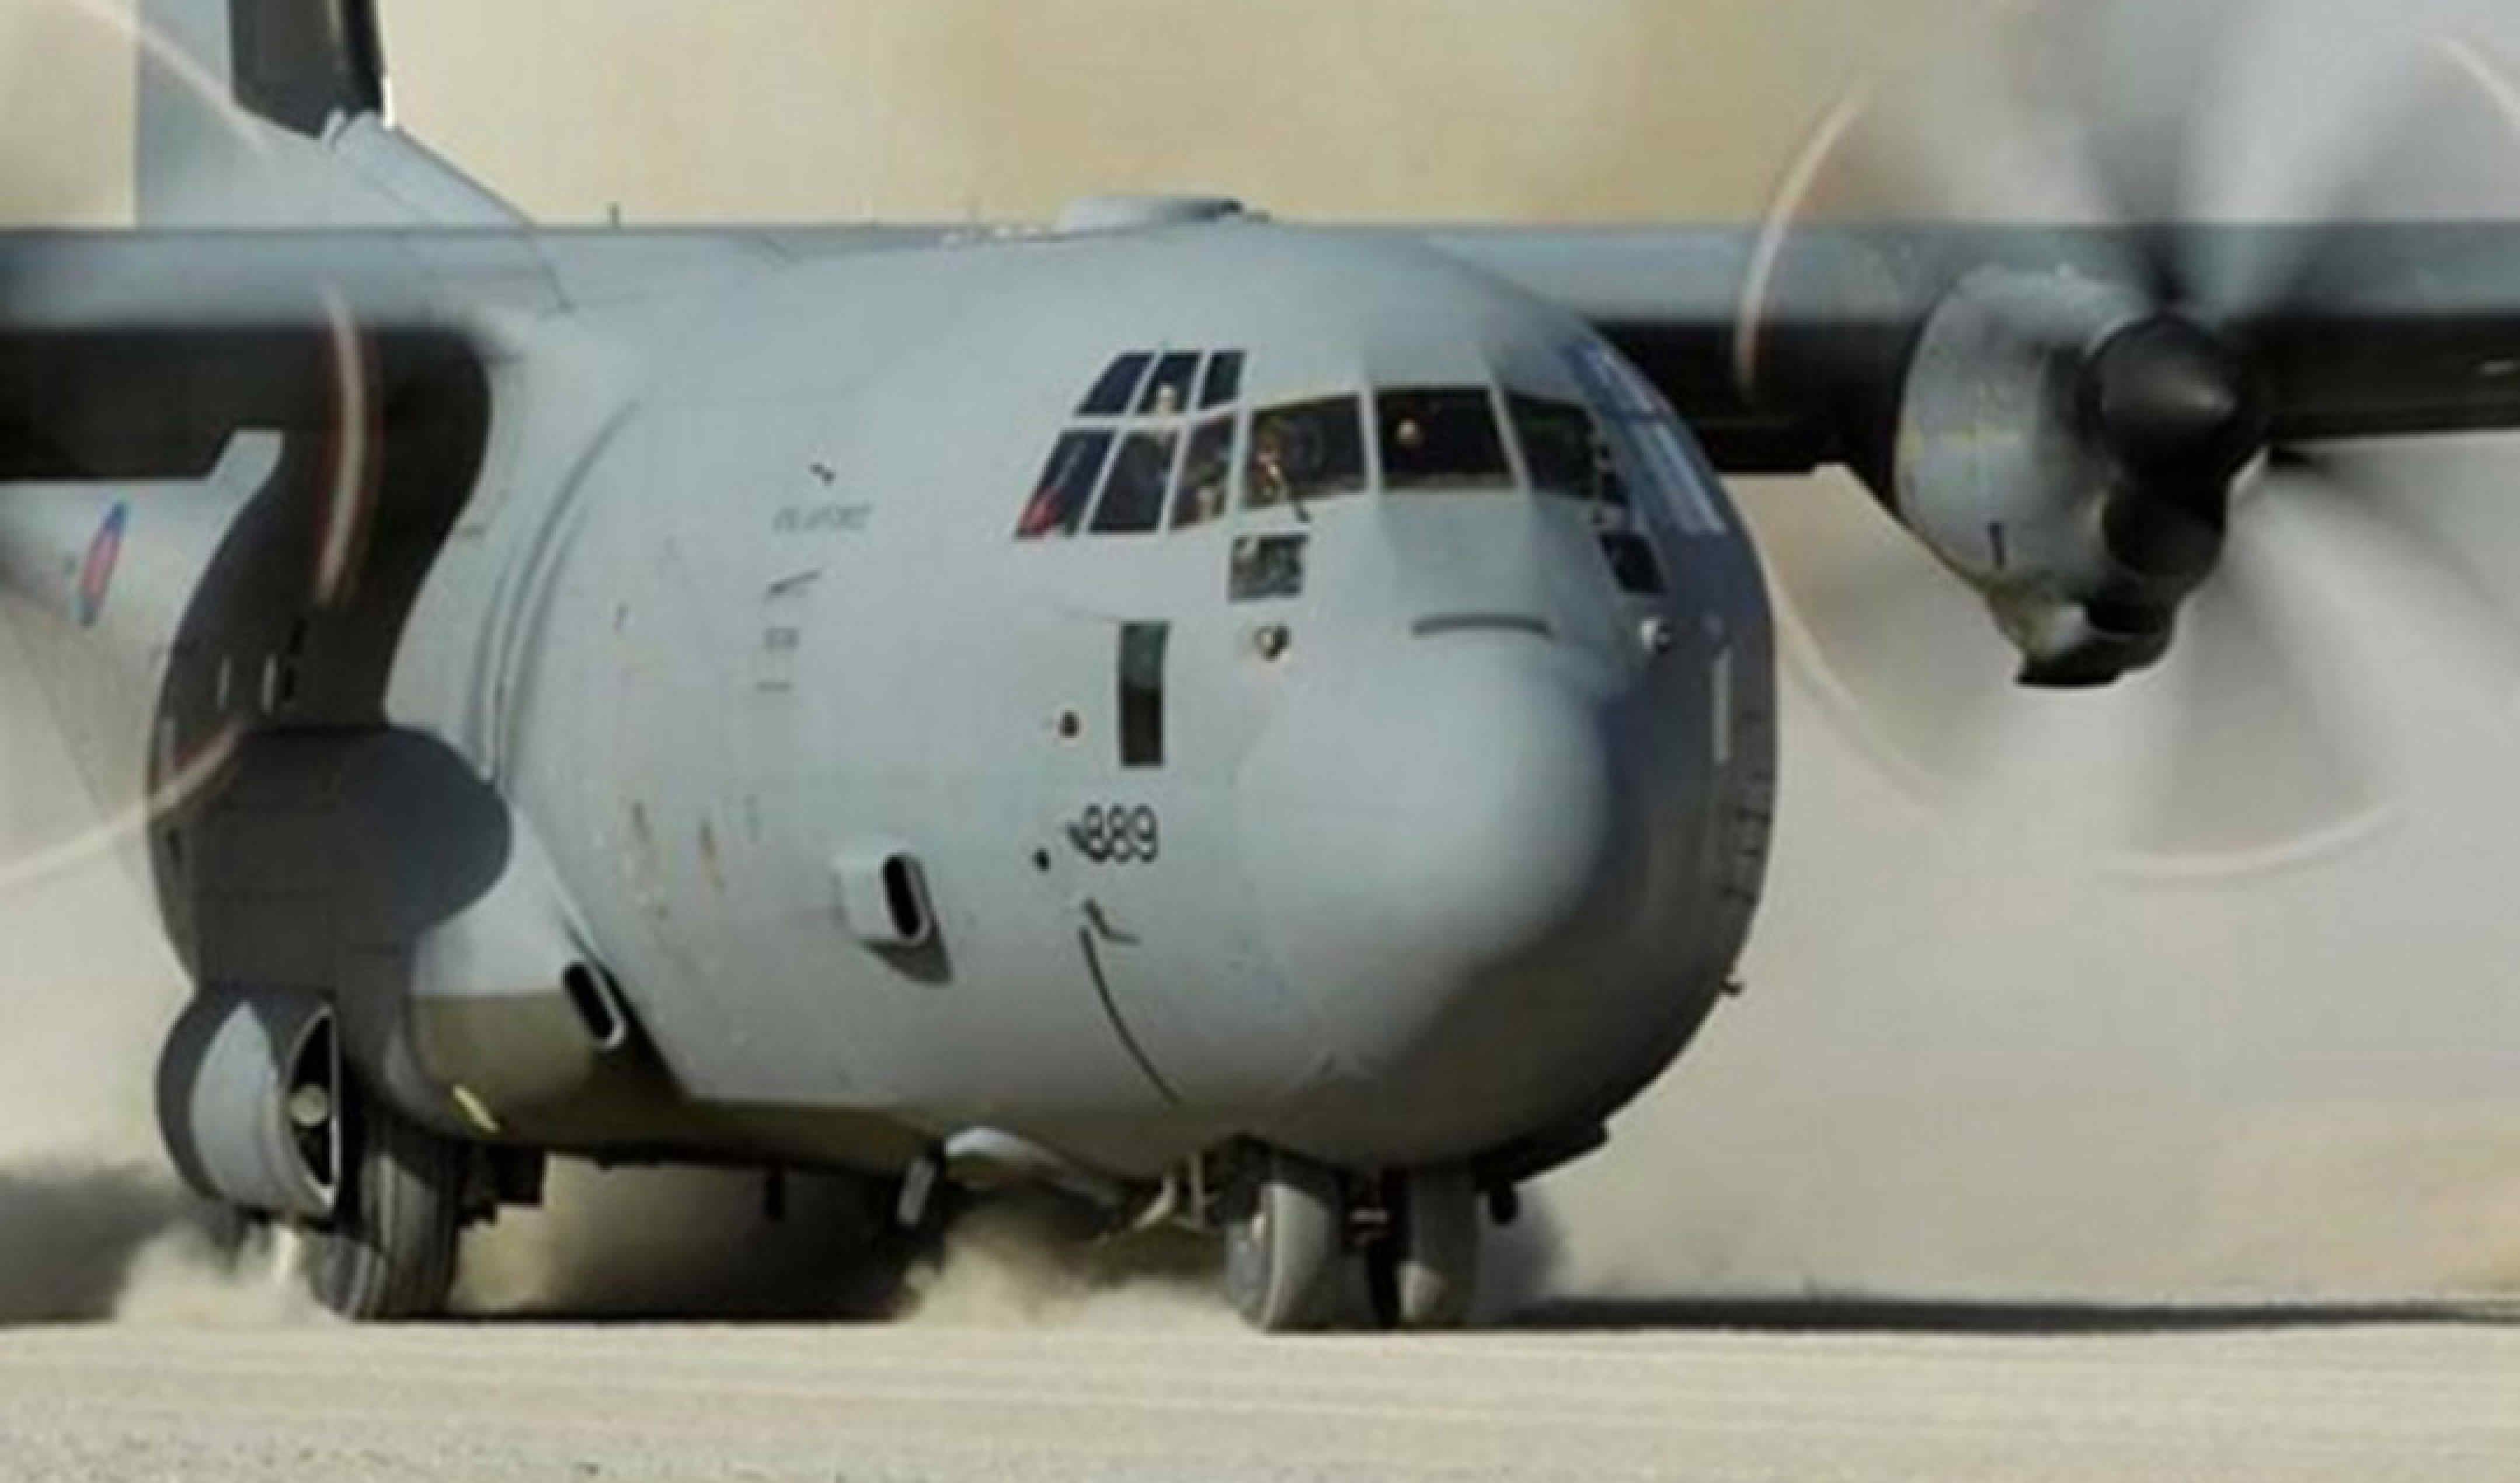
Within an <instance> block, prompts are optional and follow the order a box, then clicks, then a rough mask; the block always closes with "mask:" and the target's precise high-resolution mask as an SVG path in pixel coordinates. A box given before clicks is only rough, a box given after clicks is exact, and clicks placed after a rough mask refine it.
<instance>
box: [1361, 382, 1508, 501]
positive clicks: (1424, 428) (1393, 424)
mask: <svg viewBox="0 0 2520 1483" xmlns="http://www.w3.org/2000/svg"><path fill="white" fill-rule="evenodd" d="M1375 402H1376V405H1377V407H1378V410H1379V418H1380V422H1381V431H1382V481H1383V483H1384V484H1385V485H1386V486H1387V487H1388V488H1390V490H1391V491H1392V492H1393V493H1395V494H1406V493H1410V492H1413V491H1421V490H1426V491H1432V490H1448V489H1498V488H1506V487H1508V486H1510V485H1511V484H1512V482H1513V474H1512V472H1511V471H1510V470H1508V468H1507V467H1506V461H1505V434H1504V433H1503V432H1501V431H1499V430H1498V428H1497V418H1496V404H1495V401H1494V399H1493V398H1491V397H1490V396H1489V395H1488V392H1487V390H1486V388H1485V387H1476V386H1461V387H1451V386H1447V387H1439V388H1429V389H1416V390H1397V391H1384V392H1382V393H1380V394H1379V395H1378V396H1377V397H1376V398H1375Z"/></svg>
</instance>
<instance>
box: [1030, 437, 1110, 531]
mask: <svg viewBox="0 0 2520 1483" xmlns="http://www.w3.org/2000/svg"><path fill="white" fill-rule="evenodd" d="M1110 454H1111V434H1110V433H1108V432H1071V433H1068V434H1067V435H1066V436H1064V437H1062V438H1060V439H1059V440H1058V446H1057V447H1056V448H1054V449H1052V450H1051V454H1050V464H1049V466H1048V467H1047V468H1045V469H1043V470H1042V474H1041V482H1040V483H1039V484H1038V485H1036V486H1035V487H1034V489H1033V495H1032V498H1031V500H1030V501H1028V502H1027V503H1026V504H1025V505H1024V511H1023V517H1022V519H1021V520H1019V521H1018V522H1017V523H1016V525H1015V536H1016V538H1017V539H1019V540H1026V541H1033V540H1039V539H1041V538H1042V537H1044V536H1069V535H1074V534H1075V533H1076V531H1077V528H1078V527H1079V526H1080V525H1082V524H1083V523H1084V520H1085V506H1086V504H1087V502H1088V501H1090V500H1092V499H1093V498H1094V486H1095V484H1096V482H1097V481H1098V480H1100V479H1101V478H1102V464H1103V461H1104V460H1105V459H1107V458H1109V457H1110Z"/></svg>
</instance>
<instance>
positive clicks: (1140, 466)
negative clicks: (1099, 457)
mask: <svg viewBox="0 0 2520 1483" xmlns="http://www.w3.org/2000/svg"><path fill="white" fill-rule="evenodd" d="M1180 448H1181V434H1180V433H1178V432H1172V431H1162V432H1153V431H1149V432H1132V433H1130V434H1129V436H1128V440H1127V441H1125V442H1123V443H1122V444H1121V445H1120V456H1119V457H1118V458H1116V459H1114V460H1112V462H1111V481H1110V483H1109V484H1108V485H1106V486H1105V487H1104V488H1103V490H1102V504H1100V505H1098V506H1096V507H1095V508H1094V530H1095V533H1096V534H1098V535H1141V534H1144V533H1145V532H1147V531H1149V530H1152V529H1154V528H1155V527H1156V526H1158V525H1161V524H1162V523H1163V522H1164V493H1165V491H1166V490H1168V489H1170V488H1171V487H1172V479H1173V455H1174V454H1175V453H1176V452H1177V451H1179V449H1180Z"/></svg>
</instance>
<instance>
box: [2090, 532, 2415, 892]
mask: <svg viewBox="0 0 2520 1483" xmlns="http://www.w3.org/2000/svg"><path fill="white" fill-rule="evenodd" d="M2283 493H2284V491H2283V490H2281V489H2272V488H2271V489H2268V490H2265V491H2263V492H2261V493H2260V494H2259V496H2258V497H2257V498H2256V499H2254V500H2252V501H2251V502H2250V503H2249V504H2248V505H2247V506H2245V507H2244V508H2243V509H2242V510H2240V511H2239V512H2237V513H2235V515H2234V517H2233V530H2232V540H2231V551H2230V555H2229V556H2228V557H2227V558H2226V560H2225V562H2224V564H2223V568H2222V570H2221V571H2220V572H2218V573H2217V575H2216V578H2215V580H2214V581H2213V582H2211V583H2209V584H2208V585H2207V586H2206V587H2205V588H2204V590H2203V591H2201V592H2199V593H2198V594H2197V596H2196V597H2195V598H2194V599H2193V600H2192V601H2191V602H2190V603H2189V604H2188V606H2187V609H2186V611H2185V613H2184V614H2183V617H2182V621H2181V634H2180V639H2179V642H2178V644H2177V645H2176V646H2175V647H2174V648H2173V649H2172V651H2171V656H2170V658H2169V659H2168V660H2167V661H2166V662H2165V663H2164V665H2163V666H2162V671H2161V673H2160V674H2158V675H2157V676H2153V677H2149V678H2146V679H2140V680H2138V681H2136V682H2135V684H2136V686H2137V687H2138V689H2139V690H2141V689H2152V690H2154V691H2155V692H2156V693H2155V694H2153V695H2149V696H2145V697H2144V698H2145V699H2146V700H2147V701H2149V702H2150V706H2151V710H2152V718H2153V719H2152V723H2151V724H2152V725H2153V726H2154V727H2156V728H2157V730H2156V731H2155V734H2154V735H2153V737H2152V738H2151V739H2150V741H2149V742H2148V743H2147V744H2146V745H2145V746H2144V747H2143V748H2142V753H2143V755H2144V757H2145V758H2146V765H2147V771H2148V773H2149V777H2148V780H2147V783H2148V786H2147V789H2146V793H2147V795H2146V796H2144V797H2142V798H2141V800H2140V801H2139V804H2138V807H2137V808H2136V809H2135V810H2134V811H2133V812H2132V814H2131V817H2130V826H2129V836H2128V839H2127V844H2128V847H2129V849H2130V851H2131V853H2133V854H2134V855H2135V856H2136V857H2138V861H2139V862H2140V863H2141V866H2144V867H2150V868H2154V869H2164V870H2169V871H2172V872H2176V873H2180V874H2202V875H2227V874H2238V873H2241V872H2245V871H2250V870H2257V869H2265V868H2270V867H2273V866H2276V865H2280V864H2284V863H2289V862H2291V861H2293V860H2295V859H2298V858H2302V857H2304V856H2307V855H2315V854H2317V853H2319V852H2321V851H2323V850H2324V849H2326V848H2328V847H2330V846H2331V845H2333V844H2336V843H2340V842H2346V841H2350V840H2354V839H2359V838H2361V837H2363V834H2365V833H2367V832H2368V831H2369V830H2370V829H2371V828H2373V827H2374V826H2375V825H2376V823H2377V822H2378V821H2379V820H2380V819H2381V818H2382V817H2383V816H2384V814H2385V811H2386V808H2387V805H2388V801H2389V799H2390V797H2391V796H2392V793H2393V788H2392V787H2391V786H2389V784H2388V781H2387V778H2388V770H2387V768H2386V767H2385V765H2384V763H2383V762H2382V760H2381V755H2380V750H2379V748H2378V746H2377V744H2376V743H2375V742H2374V741H2372V740H2370V738H2369V735H2368V732H2367V730H2366V725H2365V722H2364V721H2363V717H2362V716H2361V714H2360V713H2359V711H2358V710H2357V708H2356V707H2355V706H2354V705H2353V704H2352V703H2351V701H2350V700H2349V699H2348V698H2347V696H2348V694H2349V692H2348V690H2347V689H2346V687H2347V685H2348V683H2349V682H2348V680H2347V678H2346V677H2344V676H2341V675H2339V674H2338V673H2337V672H2336V671H2337V668H2338V666H2337V665H2336V663H2335V662H2334V659H2335V657H2336V656H2335V655H2333V654H2322V653H2321V652H2318V646H2317V644H2316V641H2315V639H2314V638H2313V635H2315V634H2316V633H2318V626H2317V625H2316V623H2315V622H2314V621H2313V619H2312V618H2311V616H2310V615H2309V614H2306V613H2305V612H2304V611H2303V610H2302V602H2301V595H2300V594H2299V593H2298V592H2297V591H2295V590H2294V589H2293V584H2294V583H2296V582H2298V581H2299V580H2301V577H2302V573H2300V572H2298V571H2296V570H2292V569H2288V565H2287V560H2286V556H2285V554H2284V553H2283V552H2282V551H2281V550H2279V549H2274V548H2272V547H2271V545H2270V541H2269V532H2268V531H2267V529H2266V528H2265V526H2266V525H2267V524H2268V522H2269V521H2270V520H2272V519H2274V518H2279V517H2284V516H2285V514H2286V512H2284V511H2282V510H2281V509H2280V508H2279V507H2278V502H2279V501H2280V499H2281V497H2282V495H2283ZM2323 661H2324V662H2323Z"/></svg>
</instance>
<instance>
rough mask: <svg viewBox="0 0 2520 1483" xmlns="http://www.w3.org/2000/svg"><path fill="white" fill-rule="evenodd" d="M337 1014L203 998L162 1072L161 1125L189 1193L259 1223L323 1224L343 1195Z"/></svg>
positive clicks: (308, 1002) (279, 1002) (175, 1036)
mask: <svg viewBox="0 0 2520 1483" xmlns="http://www.w3.org/2000/svg"><path fill="white" fill-rule="evenodd" d="M340 1105H341V1052H340V1039H339V1035H338V1032H337V1026H336V1023H335V1020H334V1015H333V1009H332V1007H331V1006H330V1005H329V1004H327V1003H326V1002H325V1001H324V1000H323V999H321V998H320V997H318V996H316V995H313V994H309V993H304V992H301V991H293V990H269V991H255V990H234V989H219V990H210V991H208V992H205V993H203V995H202V996H201V997H199V998H197V999H195V1000H194V1001H193V1003H192V1004H191V1006H190V1007H188V1008H187V1009H186V1010H185V1011H184V1015H183V1017H182V1018H181V1019H179V1020H177V1021H176V1022H175V1028H174V1031H173V1033H172V1034H171V1035H169V1036H168V1037H167V1041H166V1049H165V1052H164V1054H163V1055H162V1056H160V1057H159V1059H158V1131H159V1133H160V1134H161V1135H162V1136H163V1137H164V1139H165V1143H166V1151H167V1153H168V1154H169V1156H171V1157H172V1158H173V1159H174V1161H175V1167H176V1169H177V1170H178V1171H180V1172H181V1173H182V1174H183V1176H184V1180H185V1182H186V1183H187V1184H189V1185H191V1186H192V1187H193V1188H194V1189H195V1190H197V1191H200V1192H201V1193H202V1194H203V1195H204V1196H207V1197H208V1198H211V1199H214V1200H218V1201H220V1202H222V1203H225V1204H229V1205H234V1206H236V1207H238V1208H239V1209H244V1210H251V1211H255V1212H257V1213H260V1214H264V1215H277V1216H293V1217H296V1218H298V1219H302V1220H324V1219H327V1218H329V1217H330V1216H331V1215H332V1214H333V1211H334V1204H335V1201H336V1200H337V1198H338V1197H339V1194H340V1188H341V1151H342V1150H341V1126H340V1116H339V1111H340Z"/></svg>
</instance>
